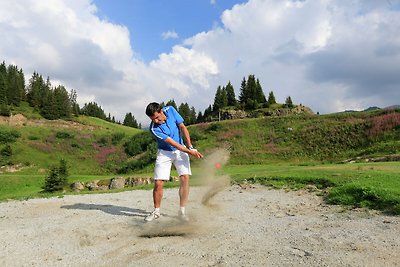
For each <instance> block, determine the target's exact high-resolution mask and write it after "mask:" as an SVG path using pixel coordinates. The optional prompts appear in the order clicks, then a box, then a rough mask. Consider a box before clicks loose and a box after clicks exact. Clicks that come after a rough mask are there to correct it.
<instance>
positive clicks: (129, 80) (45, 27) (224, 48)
mask: <svg viewBox="0 0 400 267" xmlns="http://www.w3.org/2000/svg"><path fill="white" fill-rule="evenodd" d="M0 36H2V40H1V42H0V55H1V58H0V60H1V61H2V60H4V61H5V62H6V64H15V65H17V66H18V67H19V68H22V69H23V70H24V73H25V75H26V81H27V83H28V82H29V78H30V76H31V75H32V73H33V72H34V71H36V72H38V73H40V74H42V75H43V76H45V77H47V76H49V77H50V80H51V82H52V84H53V85H57V84H62V85H64V86H65V87H66V88H67V89H69V90H70V89H74V90H76V91H77V94H78V102H79V103H80V104H81V105H83V104H84V103H87V102H89V101H95V102H97V103H98V104H99V105H101V106H102V107H103V109H104V110H105V112H106V113H107V114H108V113H111V114H112V115H113V116H116V118H117V119H120V120H123V118H124V116H125V114H126V113H128V112H132V113H133V114H134V116H135V117H136V118H137V119H138V120H139V121H140V122H142V124H146V123H148V118H147V117H146V115H145V114H144V109H145V107H146V105H147V103H149V102H152V101H157V102H161V101H164V102H167V101H168V100H170V99H174V100H175V101H176V103H178V105H179V104H180V103H183V102H187V103H188V104H189V105H190V106H193V107H195V109H196V111H204V109H205V108H207V107H208V105H210V104H212V103H213V100H214V96H215V92H216V89H217V87H218V86H225V85H226V84H227V83H228V82H231V83H232V85H233V87H234V89H235V93H236V96H238V95H239V93H240V92H239V90H240V83H241V81H242V79H243V77H248V75H250V74H253V75H255V76H256V77H257V78H258V79H259V80H260V84H261V86H262V88H263V90H264V93H265V94H266V95H268V93H269V92H270V91H273V92H274V95H275V97H276V99H277V101H278V102H281V103H282V102H284V101H285V99H286V97H287V96H290V97H291V98H292V100H293V102H294V103H295V104H303V105H306V106H308V107H310V108H311V109H312V110H313V111H314V112H319V113H331V112H338V111H343V110H346V109H353V110H362V109H365V108H368V107H370V106H379V107H387V106H390V105H395V104H400V103H399V99H400V75H399V74H398V72H399V71H398V70H399V69H400V39H399V37H398V36H400V0H382V1H376V0H321V1H315V0H243V1H230V0H226V1H223V0H202V1H200V0H168V1H167V0H146V1H145V0H131V1H128V0H126V1H122V0H115V1H111V0H110V1H106V0H41V1H37V0H20V1H14V0H2V1H0Z"/></svg>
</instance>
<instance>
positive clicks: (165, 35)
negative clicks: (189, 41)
mask: <svg viewBox="0 0 400 267" xmlns="http://www.w3.org/2000/svg"><path fill="white" fill-rule="evenodd" d="M161 36H162V38H163V40H167V39H177V38H179V36H178V34H177V33H176V32H175V31H167V32H163V33H162V34H161Z"/></svg>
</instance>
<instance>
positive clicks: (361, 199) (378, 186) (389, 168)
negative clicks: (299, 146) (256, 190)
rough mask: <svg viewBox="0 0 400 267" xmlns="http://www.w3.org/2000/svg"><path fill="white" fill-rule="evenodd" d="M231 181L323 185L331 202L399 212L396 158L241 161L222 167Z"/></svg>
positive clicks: (286, 184)
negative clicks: (318, 162) (306, 163)
mask: <svg viewBox="0 0 400 267" xmlns="http://www.w3.org/2000/svg"><path fill="white" fill-rule="evenodd" d="M225 172H226V173H228V174H229V175H230V176H231V177H232V179H233V181H234V182H237V183H242V182H245V181H246V182H251V183H260V184H264V185H267V186H272V187H275V188H282V187H285V188H291V189H299V188H302V187H304V186H305V185H309V184H312V185H315V186H316V187H318V188H320V189H327V193H326V195H325V199H326V201H327V202H328V203H331V204H342V205H349V206H353V207H368V208H373V209H378V210H383V211H385V212H388V213H391V214H397V215H399V214H400V178H399V173H400V164H399V163H398V162H379V163H355V164H324V165H315V166H298V165H285V164H274V165H241V166H229V167H227V168H226V170H225Z"/></svg>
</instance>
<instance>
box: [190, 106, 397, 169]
mask: <svg viewBox="0 0 400 267" xmlns="http://www.w3.org/2000/svg"><path fill="white" fill-rule="evenodd" d="M190 131H191V134H192V137H193V139H194V140H195V142H197V144H198V146H199V147H202V149H208V148H213V147H221V146H227V147H229V148H230V150H231V160H230V163H231V164H263V163H269V162H287V161H293V162H298V163H304V162H307V161H310V162H326V163H327V162H338V161H343V160H345V159H348V158H355V157H359V158H364V159H367V158H371V157H372V158H373V157H379V156H385V155H393V154H399V153H400V141H399V140H400V113H399V110H398V109H397V110H375V111H369V112H350V113H349V112H343V113H335V114H327V115H312V114H297V115H288V116H267V117H263V118H255V119H243V120H226V121H221V122H214V123H204V124H198V125H194V126H192V127H191V128H190Z"/></svg>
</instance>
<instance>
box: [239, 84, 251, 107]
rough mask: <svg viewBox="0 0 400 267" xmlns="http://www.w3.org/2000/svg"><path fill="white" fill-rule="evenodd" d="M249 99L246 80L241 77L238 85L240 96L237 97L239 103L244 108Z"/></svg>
mask: <svg viewBox="0 0 400 267" xmlns="http://www.w3.org/2000/svg"><path fill="white" fill-rule="evenodd" d="M248 98H249V94H248V92H247V82H246V78H245V77H243V80H242V83H241V84H240V95H239V102H240V104H242V105H243V106H244V104H245V103H246V101H247V99H248Z"/></svg>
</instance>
